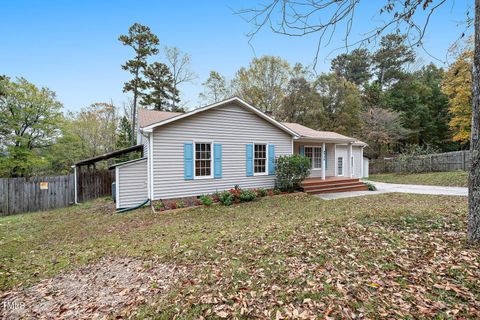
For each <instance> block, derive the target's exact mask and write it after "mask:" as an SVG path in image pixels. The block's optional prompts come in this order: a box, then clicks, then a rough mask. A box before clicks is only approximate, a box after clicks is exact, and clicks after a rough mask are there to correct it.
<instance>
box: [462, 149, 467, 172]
mask: <svg viewBox="0 0 480 320" xmlns="http://www.w3.org/2000/svg"><path fill="white" fill-rule="evenodd" d="M465 158H466V157H465V150H462V170H463V171H467V164H466V163H465Z"/></svg>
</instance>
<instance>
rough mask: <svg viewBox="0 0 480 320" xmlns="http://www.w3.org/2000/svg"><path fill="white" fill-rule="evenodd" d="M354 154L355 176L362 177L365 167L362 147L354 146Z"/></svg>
mask: <svg viewBox="0 0 480 320" xmlns="http://www.w3.org/2000/svg"><path fill="white" fill-rule="evenodd" d="M352 156H353V161H354V166H353V176H354V177H355V178H362V167H363V154H362V147H358V146H353V147H352Z"/></svg>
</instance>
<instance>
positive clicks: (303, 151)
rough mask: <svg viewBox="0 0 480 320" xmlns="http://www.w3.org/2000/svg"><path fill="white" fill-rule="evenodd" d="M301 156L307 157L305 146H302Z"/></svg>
mask: <svg viewBox="0 0 480 320" xmlns="http://www.w3.org/2000/svg"><path fill="white" fill-rule="evenodd" d="M300 154H301V155H302V156H304V155H305V147H304V146H300Z"/></svg>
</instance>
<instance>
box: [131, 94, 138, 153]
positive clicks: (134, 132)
mask: <svg viewBox="0 0 480 320" xmlns="http://www.w3.org/2000/svg"><path fill="white" fill-rule="evenodd" d="M137 90H138V89H137V87H136V86H135V90H134V91H133V106H132V135H131V136H130V144H131V145H132V146H133V145H135V144H136V143H135V138H136V133H137V131H136V130H135V126H136V123H135V120H136V118H137V117H136V116H137Z"/></svg>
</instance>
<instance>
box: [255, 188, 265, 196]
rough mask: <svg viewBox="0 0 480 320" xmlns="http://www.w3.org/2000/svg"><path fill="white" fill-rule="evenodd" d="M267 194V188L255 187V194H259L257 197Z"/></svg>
mask: <svg viewBox="0 0 480 320" xmlns="http://www.w3.org/2000/svg"><path fill="white" fill-rule="evenodd" d="M267 194H268V191H267V189H265V188H258V189H257V196H259V197H266V196H267Z"/></svg>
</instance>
